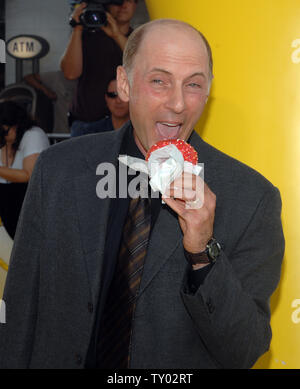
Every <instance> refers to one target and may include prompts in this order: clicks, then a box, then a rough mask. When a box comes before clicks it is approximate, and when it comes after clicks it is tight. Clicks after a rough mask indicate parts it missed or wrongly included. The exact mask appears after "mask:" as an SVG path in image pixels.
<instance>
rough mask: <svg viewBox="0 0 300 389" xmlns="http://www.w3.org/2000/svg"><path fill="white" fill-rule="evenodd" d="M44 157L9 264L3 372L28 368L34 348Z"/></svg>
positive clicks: (1, 330)
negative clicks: (5, 369) (7, 369)
mask: <svg viewBox="0 0 300 389" xmlns="http://www.w3.org/2000/svg"><path fill="white" fill-rule="evenodd" d="M41 161H42V159H41V155H40V156H39V158H38V161H37V163H36V165H35V168H34V171H33V174H32V176H31V179H30V183H29V186H28V189H27V193H26V196H25V199H24V203H23V207H22V211H21V214H20V219H19V223H18V227H17V231H16V235H15V240H14V246H13V250H12V255H11V259H10V263H9V270H8V274H7V279H6V284H5V289H4V295H3V300H4V302H5V306H6V323H3V324H0V368H2V369H3V368H27V367H29V363H30V356H31V352H32V348H33V345H34V332H35V325H36V320H37V305H38V298H39V293H38V290H39V255H40V254H39V253H40V247H41V245H42V243H43V234H42V230H43V229H42V223H43V219H42V203H41V202H42V200H41V199H42V196H41V191H42V179H41V163H42V162H41Z"/></svg>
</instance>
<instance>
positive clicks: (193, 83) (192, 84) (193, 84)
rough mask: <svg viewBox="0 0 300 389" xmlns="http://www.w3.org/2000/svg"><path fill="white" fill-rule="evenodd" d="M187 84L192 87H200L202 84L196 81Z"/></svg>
mask: <svg viewBox="0 0 300 389" xmlns="http://www.w3.org/2000/svg"><path fill="white" fill-rule="evenodd" d="M188 86H190V87H192V88H199V89H202V85H201V84H197V83H196V82H191V83H190V84H189V85H188Z"/></svg>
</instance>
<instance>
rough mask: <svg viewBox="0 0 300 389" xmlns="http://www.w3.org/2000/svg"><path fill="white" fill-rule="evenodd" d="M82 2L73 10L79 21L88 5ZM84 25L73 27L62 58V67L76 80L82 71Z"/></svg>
mask: <svg viewBox="0 0 300 389" xmlns="http://www.w3.org/2000/svg"><path fill="white" fill-rule="evenodd" d="M86 5H87V4H86V3H81V4H80V5H79V6H78V7H77V8H76V9H75V11H74V12H73V14H72V18H73V19H74V20H76V22H79V16H80V14H81V13H82V11H83V10H84V8H85V7H86ZM82 30H83V27H82V26H76V27H75V28H73V31H72V34H71V38H70V41H69V44H68V47H67V49H66V51H65V53H64V55H63V57H62V59H61V62H60V67H61V70H62V71H63V73H64V76H65V77H66V78H67V79H68V80H76V79H77V78H79V77H80V76H81V73H82Z"/></svg>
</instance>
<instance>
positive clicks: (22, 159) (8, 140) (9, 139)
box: [0, 101, 49, 239]
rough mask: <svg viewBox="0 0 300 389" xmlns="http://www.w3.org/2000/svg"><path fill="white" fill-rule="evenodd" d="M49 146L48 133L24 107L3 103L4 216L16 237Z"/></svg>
mask: <svg viewBox="0 0 300 389" xmlns="http://www.w3.org/2000/svg"><path fill="white" fill-rule="evenodd" d="M47 147H49V141H48V137H47V135H46V134H45V132H44V131H43V130H42V129H41V128H39V127H37V126H36V125H35V123H34V121H33V120H32V119H31V118H30V116H29V115H28V113H27V112H26V110H25V109H24V108H23V107H21V106H19V105H18V104H16V103H14V102H12V101H5V102H2V103H0V217H1V219H2V222H3V224H4V227H5V228H6V230H7V232H8V233H9V235H10V236H11V237H12V239H13V238H14V235H15V230H16V226H17V222H18V218H19V213H20V210H21V207H22V203H23V199H24V196H25V192H26V189H27V183H28V181H29V179H30V176H31V174H32V171H33V168H34V165H35V162H36V160H37V158H38V156H39V154H40V153H41V152H42V151H43V150H45V149H46V148H47Z"/></svg>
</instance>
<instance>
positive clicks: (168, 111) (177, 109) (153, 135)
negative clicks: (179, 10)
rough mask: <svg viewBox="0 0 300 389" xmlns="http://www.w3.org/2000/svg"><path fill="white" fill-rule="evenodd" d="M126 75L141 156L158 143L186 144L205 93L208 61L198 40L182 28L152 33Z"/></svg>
mask: <svg viewBox="0 0 300 389" xmlns="http://www.w3.org/2000/svg"><path fill="white" fill-rule="evenodd" d="M131 73H132V74H131V83H130V84H129V83H128V90H129V110H130V118H131V121H132V124H133V127H134V131H135V136H136V138H138V139H137V143H138V145H139V147H140V148H141V146H142V151H143V152H144V153H145V151H147V150H148V149H149V148H150V147H151V146H152V145H153V144H154V143H156V142H158V141H159V140H163V139H172V138H175V139H177V138H181V139H184V140H187V139H188V137H189V136H190V134H191V132H192V130H193V128H194V126H195V124H196V123H197V121H198V119H199V117H200V116H201V114H202V111H203V109H204V107H205V103H206V100H207V97H208V90H209V66H208V56H207V50H206V47H205V45H204V43H203V41H202V39H201V37H200V35H198V33H197V32H196V31H193V30H190V29H187V28H183V27H181V26H180V27H178V26H176V27H174V26H158V27H155V28H153V29H151V30H150V31H149V32H148V33H147V35H146V36H145V38H144V40H143V42H142V44H141V47H140V48H139V51H138V53H137V55H136V57H135V60H134V64H133V69H132V71H131Z"/></svg>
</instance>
